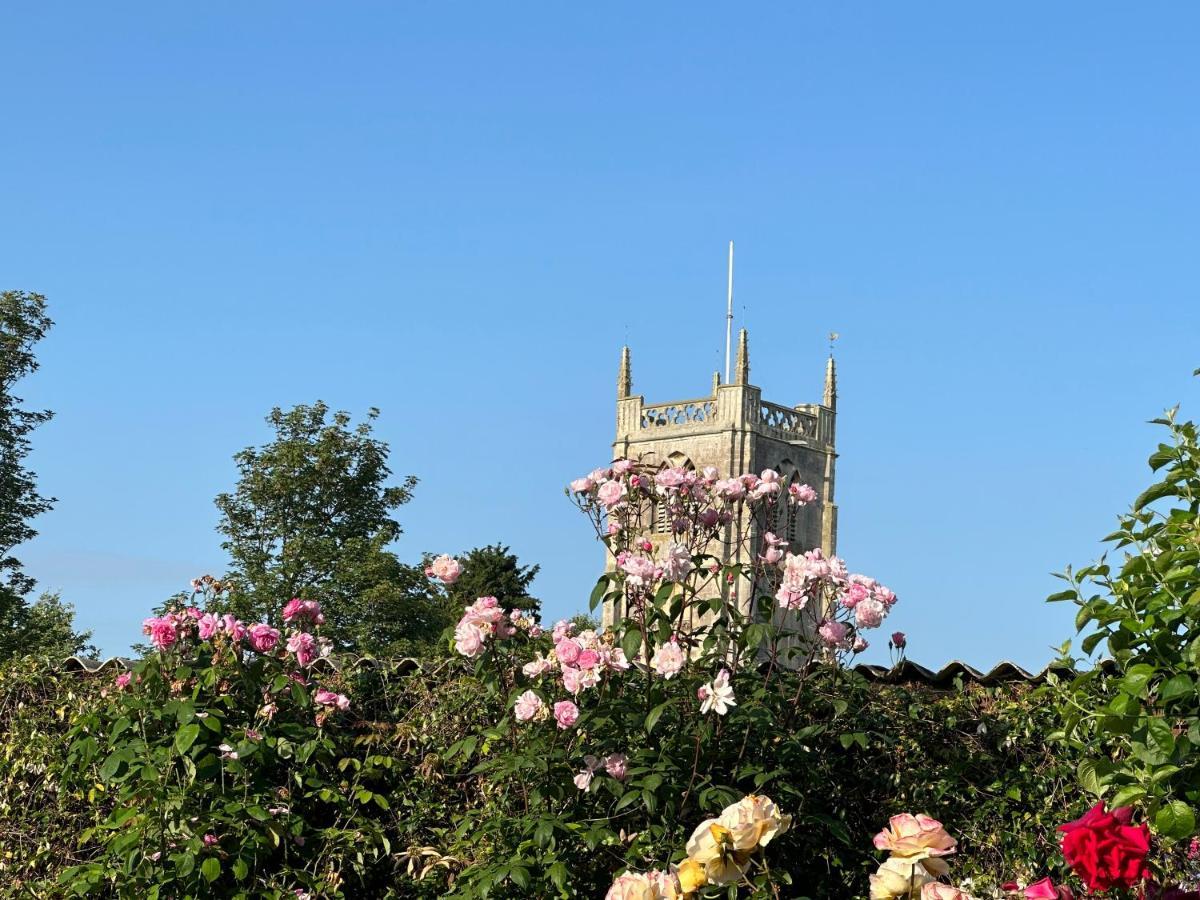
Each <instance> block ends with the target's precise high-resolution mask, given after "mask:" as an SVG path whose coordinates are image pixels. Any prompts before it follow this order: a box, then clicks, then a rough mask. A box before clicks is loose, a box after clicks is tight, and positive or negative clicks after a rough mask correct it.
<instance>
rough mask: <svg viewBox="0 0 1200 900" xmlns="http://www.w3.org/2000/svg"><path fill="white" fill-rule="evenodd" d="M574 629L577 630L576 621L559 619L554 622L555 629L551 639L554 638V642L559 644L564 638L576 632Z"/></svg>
mask: <svg viewBox="0 0 1200 900" xmlns="http://www.w3.org/2000/svg"><path fill="white" fill-rule="evenodd" d="M574 631H575V625H574V623H572V622H568V621H567V620H566V619H559V620H558V621H557V622H555V623H554V631H553V632H552V634H551V636H550V637H551V640H553V641H554V643H556V644H557V643H558V642H559V641H561V640H562V639H563V638H567V637H570V636H571V635H572V634H573V633H574Z"/></svg>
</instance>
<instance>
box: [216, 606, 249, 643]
mask: <svg viewBox="0 0 1200 900" xmlns="http://www.w3.org/2000/svg"><path fill="white" fill-rule="evenodd" d="M221 630H222V631H224V632H225V633H226V634H228V635H229V639H230V640H231V641H233V642H234V643H235V644H237V643H241V640H242V638H244V637H245V636H246V626H245V624H244V623H243V622H242V621H241V620H240V619H238V618H237V617H236V616H234V615H231V614H230V613H226V614H225V615H223V616H222V617H221Z"/></svg>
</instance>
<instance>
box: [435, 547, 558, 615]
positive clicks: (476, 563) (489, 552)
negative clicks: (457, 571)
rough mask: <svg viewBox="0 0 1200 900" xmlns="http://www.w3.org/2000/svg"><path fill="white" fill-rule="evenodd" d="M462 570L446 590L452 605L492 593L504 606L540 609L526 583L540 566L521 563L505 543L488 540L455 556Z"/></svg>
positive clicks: (463, 604)
mask: <svg viewBox="0 0 1200 900" xmlns="http://www.w3.org/2000/svg"><path fill="white" fill-rule="evenodd" d="M459 562H461V563H462V567H463V572H462V575H461V576H459V579H458V581H456V582H454V584H453V585H452V586H451V587H450V588H449V590H448V593H449V595H450V599H451V601H452V602H453V603H454V605H455V607H460V606H467V605H469V604H471V603H473V602H474V601H475V599H476V598H477V597H495V598H496V599H497V600H499V601H500V605H501V606H503V607H504V608H505V609H509V610H511V609H521V610H524V611H525V612H528V613H540V612H541V608H542V604H541V601H540V600H538V599H537V598H535V597H531V596H530V595H529V585H530V583H531V582H532V581H533V579H534V578H535V577H536V576H537V573H538V572H539V571H540V569H541V566H537V565H533V566H522V565H521V563H520V561H519V560H518V559H517V555H516V554H515V553H513V552H512V551H511V550H510V549H509V548H508V547H507V546H504V545H502V544H488V545H487V546H486V547H476V548H475V549H473V550H469V551H467V552H466V553H465V554H463V555H462V556H460V557H459Z"/></svg>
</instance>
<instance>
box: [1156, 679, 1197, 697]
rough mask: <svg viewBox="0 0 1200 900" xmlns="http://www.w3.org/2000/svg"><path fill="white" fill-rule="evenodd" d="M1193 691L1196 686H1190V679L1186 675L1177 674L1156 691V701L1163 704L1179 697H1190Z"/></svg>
mask: <svg viewBox="0 0 1200 900" xmlns="http://www.w3.org/2000/svg"><path fill="white" fill-rule="evenodd" d="M1195 690H1196V686H1195V685H1194V684H1192V679H1191V678H1189V677H1188V676H1187V675H1183V674H1179V675H1176V676H1175V677H1174V678H1170V679H1168V680H1167V681H1165V682H1163V684H1162V686H1161V687H1160V688H1159V689H1158V699H1159V700H1162V701H1164V702H1166V701H1168V700H1175V699H1177V698H1179V697H1187V696H1190V695H1191V694H1192V693H1194V692H1195Z"/></svg>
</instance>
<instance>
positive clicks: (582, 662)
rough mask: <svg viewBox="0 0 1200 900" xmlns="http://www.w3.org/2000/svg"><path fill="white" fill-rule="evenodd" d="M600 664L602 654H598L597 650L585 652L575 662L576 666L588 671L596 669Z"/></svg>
mask: <svg viewBox="0 0 1200 900" xmlns="http://www.w3.org/2000/svg"><path fill="white" fill-rule="evenodd" d="M599 662H600V654H599V653H597V652H596V651H595V650H584V651H583V652H582V653H580V654H579V658H578V659H576V660H575V664H576V665H577V666H578V667H579V668H581V669H586V670H591V669H594V668H596V665H597V663H599Z"/></svg>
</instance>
